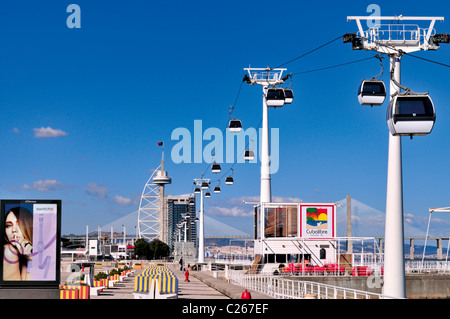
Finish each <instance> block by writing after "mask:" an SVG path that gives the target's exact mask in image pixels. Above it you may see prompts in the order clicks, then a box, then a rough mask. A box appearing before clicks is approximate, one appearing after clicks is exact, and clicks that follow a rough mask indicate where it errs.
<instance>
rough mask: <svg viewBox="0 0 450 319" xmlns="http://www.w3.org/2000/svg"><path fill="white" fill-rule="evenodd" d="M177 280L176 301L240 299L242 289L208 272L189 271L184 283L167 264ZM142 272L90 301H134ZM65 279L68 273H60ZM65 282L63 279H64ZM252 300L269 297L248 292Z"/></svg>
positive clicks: (177, 269) (181, 272)
mask: <svg viewBox="0 0 450 319" xmlns="http://www.w3.org/2000/svg"><path fill="white" fill-rule="evenodd" d="M167 266H168V267H169V268H170V269H171V270H172V271H173V273H174V274H175V275H176V276H177V278H178V299H240V298H241V295H242V292H243V291H244V288H242V287H239V286H236V285H232V284H230V283H227V282H226V281H224V280H223V279H222V278H220V276H219V278H214V277H213V273H212V272H210V271H191V273H190V276H189V282H185V281H184V280H185V275H184V272H183V271H180V270H179V266H178V264H167ZM99 271H109V269H97V270H96V273H97V272H99ZM142 271H143V270H135V273H134V274H133V275H131V276H129V277H126V278H124V280H123V281H121V282H118V283H116V284H115V285H114V287H112V288H108V289H105V290H103V291H102V292H100V293H99V295H98V296H91V299H134V295H133V290H134V277H135V276H136V275H139V274H140V273H141V272H142ZM61 275H62V277H64V278H66V277H67V276H68V275H70V274H69V273H65V274H64V273H62V274H61ZM64 280H65V279H64ZM64 280H62V282H64ZM250 293H251V295H252V299H270V297H269V296H266V295H264V294H260V293H258V292H255V291H250Z"/></svg>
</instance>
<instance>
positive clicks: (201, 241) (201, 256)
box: [194, 179, 210, 264]
mask: <svg viewBox="0 0 450 319" xmlns="http://www.w3.org/2000/svg"><path fill="white" fill-rule="evenodd" d="M194 184H195V185H198V186H200V212H199V234H198V263H200V264H202V263H204V262H205V233H204V230H205V228H204V208H205V207H204V200H203V197H204V194H203V191H204V190H206V189H208V188H209V184H210V180H209V179H195V180H194Z"/></svg>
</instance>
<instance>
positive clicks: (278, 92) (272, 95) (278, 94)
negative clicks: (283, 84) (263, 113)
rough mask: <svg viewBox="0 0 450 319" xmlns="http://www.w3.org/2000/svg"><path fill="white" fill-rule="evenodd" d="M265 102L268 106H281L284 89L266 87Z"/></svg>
mask: <svg viewBox="0 0 450 319" xmlns="http://www.w3.org/2000/svg"><path fill="white" fill-rule="evenodd" d="M266 104H267V106H268V107H281V106H283V105H284V90H283V89H282V88H269V89H267V95H266Z"/></svg>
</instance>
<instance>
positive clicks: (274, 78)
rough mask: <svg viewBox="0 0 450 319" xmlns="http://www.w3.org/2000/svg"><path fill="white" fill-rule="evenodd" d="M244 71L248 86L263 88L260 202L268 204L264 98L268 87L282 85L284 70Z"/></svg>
mask: <svg viewBox="0 0 450 319" xmlns="http://www.w3.org/2000/svg"><path fill="white" fill-rule="evenodd" d="M244 70H245V71H247V72H248V76H247V77H246V78H245V79H246V81H247V83H248V84H250V85H254V84H259V85H261V86H262V87H263V112H262V116H263V117H262V138H261V190H260V202H261V203H268V202H271V201H272V191H271V181H270V180H271V177H270V164H269V163H270V157H269V115H268V106H267V101H266V98H267V92H268V90H269V87H274V86H276V85H279V84H282V83H284V81H285V78H282V75H283V72H284V71H286V69H271V68H246V69H244Z"/></svg>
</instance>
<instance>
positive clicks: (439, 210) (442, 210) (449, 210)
mask: <svg viewBox="0 0 450 319" xmlns="http://www.w3.org/2000/svg"><path fill="white" fill-rule="evenodd" d="M432 213H450V207H441V208H430V209H429V215H428V225H427V234H426V235H425V244H424V246H423V254H422V264H421V268H423V262H424V260H425V250H426V248H427V240H428V235H429V232H430V223H431V214H432ZM449 248H450V240H448V244H447V257H446V262H447V261H448V250H449Z"/></svg>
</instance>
